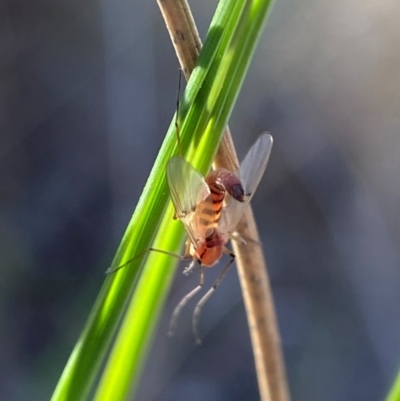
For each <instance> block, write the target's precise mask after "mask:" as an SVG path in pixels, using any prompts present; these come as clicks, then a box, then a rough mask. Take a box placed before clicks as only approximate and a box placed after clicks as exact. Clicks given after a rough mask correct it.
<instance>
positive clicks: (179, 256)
mask: <svg viewBox="0 0 400 401" xmlns="http://www.w3.org/2000/svg"><path fill="white" fill-rule="evenodd" d="M147 252H159V253H163V254H165V255H169V256H173V257H174V258H178V259H181V260H186V259H189V258H191V256H190V255H189V254H188V253H186V252H185V255H179V254H178V253H174V252H169V251H163V250H162V249H156V248H148V249H144V250H143V251H141V252H139V253H138V254H136V255H135V256H134V257H133V258H130V259H129V260H128V261H127V262H125V263H123V264H122V265H120V266H118V267H116V268H115V269H113V268H111V267H109V268H108V269H107V270H106V274H111V273H115V272H116V271H118V270H119V269H122V268H123V267H125V266H126V265H128V264H129V263H131V262H132V260H135V259H136V258H138V257H139V256H142V255H143V254H145V253H147Z"/></svg>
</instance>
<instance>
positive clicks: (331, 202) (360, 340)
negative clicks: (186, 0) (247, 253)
mask: <svg viewBox="0 0 400 401" xmlns="http://www.w3.org/2000/svg"><path fill="white" fill-rule="evenodd" d="M191 6H192V11H193V14H194V17H195V19H196V21H197V23H198V27H199V31H200V34H201V36H202V38H203V39H204V37H205V34H206V31H207V27H208V25H209V23H210V21H211V18H212V15H213V12H214V10H215V7H216V1H204V0H193V1H192V2H191ZM0 19H1V24H0V26H1V30H0V49H1V55H2V56H1V57H0V66H1V68H0V74H1V79H0V85H1V86H0V132H1V134H0V202H1V203H0V249H1V252H0V266H1V273H0V274H1V280H0V319H1V324H0V328H1V330H0V399H1V400H7V401H8V400H30V401H36V400H38V401H40V400H46V399H49V398H50V396H51V394H52V391H53V389H54V387H55V385H56V383H57V381H58V379H59V376H60V374H61V372H62V370H63V368H64V366H65V364H66V362H67V359H68V357H69V355H70V352H71V350H72V348H73V346H74V345H75V342H76V340H77V338H78V336H79V334H80V332H81V330H82V327H83V325H84V322H85V320H86V318H87V316H88V313H89V311H90V309H91V306H92V304H93V302H94V300H95V297H96V295H97V293H98V291H99V289H100V287H101V285H102V282H103V280H104V271H105V270H106V268H107V267H108V266H109V264H110V262H111V259H112V256H113V254H114V252H115V251H116V248H117V246H118V244H119V241H120V239H121V236H122V234H123V232H124V230H125V228H126V225H127V223H128V221H129V219H130V217H131V214H132V212H133V210H134V208H135V205H136V203H137V200H138V197H139V196H140V193H141V191H142V188H143V186H144V184H145V182H146V178H147V176H148V174H149V171H150V169H151V166H152V164H153V161H154V159H155V157H156V154H157V152H158V149H159V147H160V144H161V141H162V139H163V137H164V134H165V132H166V130H167V127H168V125H169V123H170V121H171V118H172V115H173V113H174V111H175V104H176V93H177V82H178V63H177V60H176V57H175V54H174V51H173V48H172V45H171V43H170V39H169V36H168V34H167V32H166V29H165V25H164V22H163V20H162V18H161V15H160V12H159V10H158V7H157V4H156V2H155V1H141V2H138V1H127V0H115V1H111V0H102V1H90V0H89V1H65V0H55V1H54V0H53V1H50V0H38V1H35V2H26V1H21V0H5V1H2V2H1V4H0ZM399 20H400V8H399V7H398V4H397V2H395V1H394V0H384V1H382V0H380V1H378V0H369V1H365V0H353V1H345V0H339V1H336V2H331V1H320V0H304V1H301V2H298V1H295V0H279V1H277V2H276V5H275V8H274V10H273V12H272V15H271V17H270V20H269V23H268V25H267V27H266V30H265V32H264V35H263V36H262V38H261V40H260V43H259V47H258V50H257V53H256V55H255V58H254V60H253V62H252V65H251V68H250V71H249V74H248V77H247V79H246V81H245V83H244V86H243V89H242V92H241V94H240V96H239V99H238V102H237V105H236V107H235V109H234V112H233V115H232V118H231V121H230V126H231V129H232V132H233V137H234V140H235V143H236V144H237V148H238V152H239V154H240V155H241V156H243V155H244V153H245V151H246V150H247V149H248V147H249V146H250V145H251V144H252V143H253V141H254V140H255V138H256V137H257V136H258V135H259V134H260V133H261V132H263V131H265V130H268V131H270V132H271V133H272V134H273V136H274V139H275V145H274V149H273V153H272V157H271V160H270V163H269V167H268V169H267V172H266V174H265V176H264V179H263V181H262V183H261V184H260V187H259V189H258V192H257V194H256V195H255V197H254V198H253V199H254V200H253V207H254V210H255V214H256V219H257V222H258V225H259V230H260V233H261V236H262V241H263V247H264V250H265V254H266V257H267V261H268V268H269V272H270V276H271V282H272V286H273V292H274V296H275V302H276V307H277V313H278V318H279V324H280V330H281V334H282V341H283V347H284V354H285V361H286V366H287V372H288V378H289V386H290V390H291V394H292V399H293V400H306V401H317V400H324V401H337V400H352V401H358V400H360V401H361V400H362V401H368V400H382V399H383V398H384V396H385V394H387V392H388V389H389V388H390V386H391V384H392V381H393V380H394V377H395V375H396V373H397V370H398V368H399V367H400V316H399V314H400V308H399V305H400V264H399V258H400V250H399V246H398V243H399V236H400V229H399V227H400V224H399V223H400V215H399V206H400V174H399V172H400V157H399V154H400V52H399V45H400V25H399V24H398V21H399ZM183 267H184V266H183V265H182V266H181V269H182V268H183ZM218 271H219V268H218V267H217V268H214V269H210V270H209V271H207V273H208V274H207V284H208V285H211V283H212V282H213V279H214V278H215V276H216V274H217V273H218ZM196 284H197V278H196V277H194V276H191V277H189V278H188V277H185V276H183V275H182V274H177V277H176V280H175V283H174V286H173V288H172V291H171V294H170V296H169V300H168V304H167V305H166V308H165V313H164V315H163V318H162V321H161V324H160V326H159V328H158V332H157V336H156V338H155V342H154V346H153V349H152V352H151V354H150V357H149V360H148V363H147V365H146V369H145V372H144V374H143V379H142V381H141V385H140V388H139V392H138V395H137V399H138V400H146V401H147V400H150V401H153V400H157V401H180V400H185V401H186V400H188V399H190V400H191V401H200V400H201V401H202V400H207V401H222V400H224V401H225V400H227V401H241V400H257V399H258V389H257V382H256V377H255V371H254V365H253V356H252V352H251V346H250V338H249V334H248V329H247V323H246V316H245V312H244V306H243V301H242V297H241V293H240V287H239V282H238V278H237V274H236V271H235V269H233V270H232V271H231V272H230V274H229V275H228V277H227V278H226V280H225V282H224V283H223V285H222V286H221V287H220V289H219V290H218V292H217V293H216V294H215V295H214V297H213V298H212V299H211V300H210V302H209V304H207V306H206V307H205V309H204V313H203V315H202V320H201V329H202V332H203V333H204V343H203V345H202V346H200V347H196V346H195V345H194V340H193V337H192V334H191V329H190V318H191V313H192V310H193V309H192V308H193V306H194V303H195V301H193V303H192V304H191V305H190V306H189V307H188V308H187V310H185V311H184V313H183V314H182V316H181V320H180V327H179V330H178V333H177V335H176V336H175V337H174V338H172V339H169V338H168V337H167V336H166V332H167V325H168V321H169V317H170V314H171V311H172V309H173V308H174V306H175V305H176V303H177V302H178V300H179V299H180V298H181V297H182V296H183V295H184V294H185V293H186V292H188V291H189V290H190V289H192V288H193V287H194V286H195V285H196Z"/></svg>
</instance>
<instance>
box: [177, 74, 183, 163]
mask: <svg viewBox="0 0 400 401" xmlns="http://www.w3.org/2000/svg"><path fill="white" fill-rule="evenodd" d="M181 84H182V69H181V68H179V80H178V95H177V99H176V114H175V131H176V136H177V139H178V153H179V155H180V156H182V155H183V154H182V144H181V135H180V131H179V124H178V117H179V98H180V94H181Z"/></svg>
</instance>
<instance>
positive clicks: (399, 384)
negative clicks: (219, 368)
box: [386, 373, 400, 401]
mask: <svg viewBox="0 0 400 401" xmlns="http://www.w3.org/2000/svg"><path fill="white" fill-rule="evenodd" d="M386 401H400V373H399V374H398V375H397V377H396V380H395V381H394V383H393V386H392V388H391V389H390V392H389V394H388V396H387V397H386Z"/></svg>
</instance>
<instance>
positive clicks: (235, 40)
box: [95, 0, 272, 401]
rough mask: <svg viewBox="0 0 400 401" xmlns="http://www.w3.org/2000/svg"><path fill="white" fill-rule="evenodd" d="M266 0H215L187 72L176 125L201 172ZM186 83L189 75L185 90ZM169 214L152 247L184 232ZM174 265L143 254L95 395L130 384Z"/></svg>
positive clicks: (101, 400) (120, 394)
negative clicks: (195, 82) (196, 84)
mask: <svg viewBox="0 0 400 401" xmlns="http://www.w3.org/2000/svg"><path fill="white" fill-rule="evenodd" d="M271 3H272V2H271V1H262V0H259V1H249V2H242V3H240V2H238V1H237V0H233V1H232V0H226V1H221V3H220V10H221V8H222V9H223V8H224V7H225V10H226V14H223V13H222V12H221V13H220V14H217V16H221V15H223V16H225V17H226V19H225V20H224V21H223V23H221V22H219V21H218V18H217V17H216V18H215V19H214V22H213V25H212V27H211V28H210V33H209V35H212V37H213V40H214V38H215V37H219V38H220V42H219V45H218V48H217V51H216V53H215V51H214V52H213V55H214V56H213V57H212V60H210V61H211V64H210V65H209V66H207V67H206V66H204V65H203V64H202V61H203V60H202V58H201V57H200V59H199V62H198V67H196V69H195V74H194V76H193V78H194V79H196V78H198V77H199V76H200V75H203V76H204V80H203V83H202V86H201V88H196V89H197V90H198V91H197V93H196V96H195V98H194V101H193V103H191V102H190V101H188V102H187V104H186V105H187V106H188V108H187V109H185V112H186V115H185V119H184V120H183V121H182V129H181V133H182V138H183V140H182V142H183V143H184V144H185V145H186V143H188V142H187V140H186V138H190V137H193V140H192V142H191V143H190V145H191V146H190V147H189V149H188V152H187V158H188V160H190V161H191V162H192V164H193V165H194V166H195V167H196V168H198V169H199V170H200V171H202V172H206V171H208V169H209V167H210V165H211V163H212V160H213V158H214V155H215V152H216V149H217V144H218V142H219V140H220V138H221V136H222V133H223V129H224V127H225V126H226V123H227V121H228V118H229V115H230V113H231V110H232V108H233V105H234V101H235V99H236V97H237V95H238V92H239V89H240V87H241V84H242V81H243V78H244V76H245V73H246V70H247V68H248V65H249V63H250V60H251V57H252V54H253V51H254V48H255V45H256V42H257V39H258V37H259V35H260V32H261V29H262V27H263V23H264V21H265V19H266V16H267V15H268V12H269V10H270V8H271ZM235 11H236V13H235ZM214 30H215V31H214ZM214 43H215V42H214ZM206 51H207V40H206V43H205V45H204V52H206ZM206 54H207V53H206ZM196 73H197V74H196ZM191 83H192V79H191V80H190V82H189V87H188V93H189V94H190V90H191V86H190V85H191ZM186 110H187V111H186ZM194 147H195V148H196V149H195V151H194ZM184 148H185V149H187V147H186V146H184ZM172 215H173V209H172V207H171V206H170V207H169V208H168V209H167V212H166V214H165V216H164V218H163V220H162V223H161V225H160V228H159V231H158V234H157V236H156V238H155V241H154V247H155V248H158V249H164V250H168V251H172V252H176V251H177V250H179V247H180V246H181V245H182V241H183V236H184V233H183V229H182V226H181V224H180V223H179V222H176V221H175V222H174V221H173V220H172ZM175 265H176V261H175V260H173V259H172V258H171V257H169V256H167V255H163V254H158V253H152V254H151V255H149V258H148V261H147V263H146V265H145V268H144V271H143V273H142V275H141V277H140V280H139V283H138V286H137V288H136V290H135V294H134V296H133V298H132V301H131V303H130V305H129V307H128V311H127V313H126V317H125V319H124V322H123V324H122V327H121V330H120V333H119V335H118V338H117V340H116V343H115V346H114V348H113V350H112V353H111V356H110V359H109V362H108V365H107V367H106V369H105V372H104V375H103V377H102V380H101V383H100V385H99V388H98V391H97V393H96V397H95V400H96V401H105V400H109V399H113V400H116V401H119V400H121V401H122V400H125V399H126V398H127V397H128V396H129V394H130V392H131V391H132V389H133V390H134V389H135V387H136V385H137V383H138V380H139V377H140V372H141V370H142V366H143V361H144V358H145V355H146V354H147V350H148V347H149V345H150V343H151V340H152V337H153V331H154V328H155V325H156V322H157V319H158V316H159V314H160V311H161V309H162V305H163V303H164V300H165V297H166V295H167V293H168V289H169V286H170V283H171V281H172V278H173V274H174V269H173V267H174V266H175Z"/></svg>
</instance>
